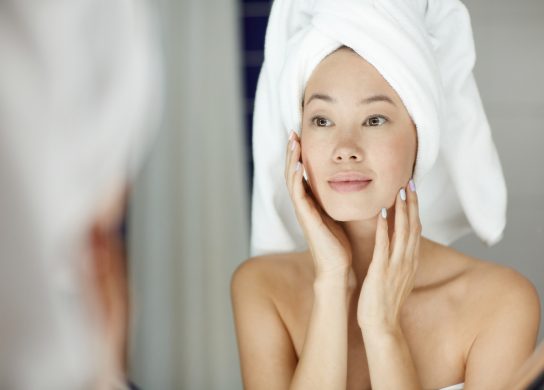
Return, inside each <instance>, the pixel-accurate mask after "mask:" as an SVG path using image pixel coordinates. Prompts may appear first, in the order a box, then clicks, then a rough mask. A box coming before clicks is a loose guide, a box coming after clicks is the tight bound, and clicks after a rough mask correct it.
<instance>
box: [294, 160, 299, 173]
mask: <svg viewBox="0 0 544 390" xmlns="http://www.w3.org/2000/svg"><path fill="white" fill-rule="evenodd" d="M299 169H300V161H297V164H296V165H295V172H298V170H299Z"/></svg>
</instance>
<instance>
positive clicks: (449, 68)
mask: <svg viewBox="0 0 544 390" xmlns="http://www.w3.org/2000/svg"><path fill="white" fill-rule="evenodd" d="M342 45H345V46H349V47H350V48H352V49H353V50H355V52H357V53H358V54H359V55H361V56H362V57H363V58H365V59H366V60H367V61H368V62H369V63H371V64H372V65H373V66H374V67H375V68H376V69H377V70H378V71H379V72H380V73H381V74H382V76H383V77H384V78H385V80H387V81H388V82H389V84H390V85H391V86H392V87H393V88H394V89H395V91H396V92H397V93H398V95H399V96H400V98H401V99H402V101H403V103H404V105H405V106H406V108H407V110H408V112H409V113H410V115H411V117H412V119H413V121H414V123H415V124H416V127H417V133H418V143H419V148H418V155H417V160H416V170H415V173H414V180H415V182H416V184H417V188H418V194H419V198H420V217H421V221H422V225H423V234H424V235H425V236H426V237H428V238H430V239H432V240H436V241H438V242H441V243H444V244H449V243H451V242H452V241H454V240H455V239H457V238H459V237H460V236H462V235H464V234H466V233H468V232H470V230H471V229H472V230H473V231H474V232H475V233H476V234H477V236H478V237H479V238H480V239H481V240H482V241H484V242H485V243H487V244H488V245H492V244H494V243H496V242H498V241H499V240H500V239H501V238H502V232H503V230H504V227H505V223H506V186H505V182H504V177H503V173H502V168H501V165H500V161H499V158H498V155H497V152H496V149H495V145H494V143H493V140H492V138H491V132H490V129H489V125H488V122H487V118H486V115H485V113H484V110H483V106H482V103H481V101H480V96H479V93H478V89H477V86H476V83H475V80H474V77H473V74H472V69H473V67H474V63H475V51H474V42H473V37H472V29H471V25H470V18H469V15H468V12H467V10H466V8H465V6H464V5H463V4H462V3H461V2H460V1H458V0H334V1H333V0H275V1H274V3H273V5H272V11H271V14H270V19H269V22H268V28H267V32H266V40H265V57H264V63H263V67H262V69H261V74H260V77H259V82H258V86H257V92H256V99H255V111H254V122H253V158H254V162H255V176H254V189H253V205H252V237H251V252H252V255H260V254H264V253H273V252H287V251H293V250H302V249H304V248H305V247H306V244H305V242H304V237H303V234H302V231H301V229H300V227H299V225H298V223H297V221H296V217H295V215H294V212H293V209H292V206H291V201H290V199H289V195H288V192H287V189H286V187H285V184H284V178H283V170H284V156H285V145H286V144H287V137H288V133H289V131H290V129H294V130H295V131H298V132H300V122H301V101H302V96H303V94H304V88H305V85H306V82H307V81H308V79H309V77H310V75H311V73H312V71H313V70H314V69H315V67H316V66H317V64H318V63H319V62H320V61H321V60H322V59H323V58H324V57H325V56H327V55H328V54H330V53H331V52H333V51H334V50H336V49H337V48H339V47H340V46H342Z"/></svg>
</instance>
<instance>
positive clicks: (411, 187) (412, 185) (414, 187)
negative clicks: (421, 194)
mask: <svg viewBox="0 0 544 390" xmlns="http://www.w3.org/2000/svg"><path fill="white" fill-rule="evenodd" d="M409 184H410V191H412V192H416V183H414V180H413V179H410V181H409Z"/></svg>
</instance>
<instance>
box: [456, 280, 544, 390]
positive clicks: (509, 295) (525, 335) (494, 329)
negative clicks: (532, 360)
mask: <svg viewBox="0 0 544 390" xmlns="http://www.w3.org/2000/svg"><path fill="white" fill-rule="evenodd" d="M499 272H500V273H501V275H498V277H494V278H492V279H493V284H494V285H495V286H493V288H492V289H490V293H492V295H493V296H494V297H495V299H494V301H493V297H491V298H488V299H489V300H490V301H491V302H493V304H492V306H491V307H489V310H487V311H486V312H485V313H482V315H484V316H485V317H486V318H487V321H485V323H484V326H482V329H480V332H479V333H478V335H477V337H476V339H475V340H474V342H473V344H472V347H471V348H470V351H469V353H468V357H467V363H466V376H465V389H466V390H479V389H484V390H485V389H502V388H504V387H503V386H505V385H506V383H507V382H508V381H509V380H510V379H511V378H512V377H513V376H514V374H515V373H516V371H517V370H518V369H519V368H520V367H521V366H522V365H523V363H524V362H525V361H526V360H527V359H528V357H529V356H530V355H531V353H532V352H533V351H534V349H535V345H536V338H537V334H538V328H539V319H540V303H539V298H538V294H537V292H536V290H535V288H534V286H533V285H532V284H531V282H530V281H529V280H527V279H526V278H525V277H523V276H522V275H520V274H519V273H517V272H515V271H512V270H507V271H506V272H505V271H504V270H500V271H499ZM490 279H491V278H490ZM508 389H512V388H508Z"/></svg>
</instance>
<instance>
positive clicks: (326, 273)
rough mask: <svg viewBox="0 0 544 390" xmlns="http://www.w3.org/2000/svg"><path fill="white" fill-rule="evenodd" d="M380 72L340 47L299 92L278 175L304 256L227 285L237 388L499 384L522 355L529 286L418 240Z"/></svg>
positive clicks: (403, 142) (401, 124) (400, 143)
mask: <svg viewBox="0 0 544 390" xmlns="http://www.w3.org/2000/svg"><path fill="white" fill-rule="evenodd" d="M272 12H273V13H274V10H273V11H272ZM273 16H274V15H272V16H271V19H272V18H273ZM269 23H270V22H269ZM267 34H268V33H267ZM267 38H268V35H267ZM265 62H266V60H265ZM382 73H385V72H384V71H383V70H382V71H381V72H379V71H378V70H377V69H376V67H374V66H373V65H371V64H370V63H369V62H367V61H366V60H365V59H364V58H362V57H361V56H360V55H359V54H358V53H356V52H354V51H353V50H351V49H349V48H347V47H341V48H340V49H338V50H335V51H333V52H332V53H331V54H329V55H327V56H326V57H325V58H324V59H322V60H321V61H320V62H319V64H318V65H317V66H316V67H315V69H314V70H313V71H312V72H311V75H310V77H309V79H308V80H307V82H306V83H305V84H304V87H305V89H304V93H303V99H302V104H301V126H300V136H299V135H297V133H295V132H292V133H291V134H290V138H289V142H288V144H287V145H285V152H286V163H285V172H284V175H285V180H286V183H287V188H288V192H289V195H290V198H291V201H292V204H293V206H294V211H295V213H296V217H297V220H298V223H299V224H300V226H301V228H302V231H303V233H304V237H305V241H306V243H307V245H308V250H307V251H303V252H290V253H283V254H267V255H263V256H258V257H254V258H252V259H250V260H248V261H246V262H245V263H244V264H242V265H241V266H240V267H239V268H238V270H237V271H236V272H235V274H234V276H233V280H232V299H233V307H234V315H235V321H236V329H237V337H238V344H239V350H240V357H241V367H242V376H243V380H244V384H245V387H246V388H248V389H262V388H267V389H274V388H277V389H285V388H293V389H319V388H322V389H346V388H347V389H369V388H372V389H421V388H424V389H446V388H447V389H448V390H450V389H451V390H453V389H461V388H463V386H464V388H465V389H478V390H480V389H500V388H501V386H503V385H504V384H505V383H506V382H507V380H508V379H509V378H510V376H511V375H512V374H513V373H514V372H515V371H516V369H518V368H519V367H520V366H521V365H522V363H523V362H524V361H525V359H527V357H528V356H529V355H530V354H531V352H532V351H533V349H534V346H535V341H536V336H537V333H538V325H539V324H538V323H539V307H540V306H539V301H538V296H537V293H536V291H535V289H534V287H533V286H532V285H531V283H530V282H529V281H528V280H527V279H526V278H524V277H523V276H521V275H520V274H519V273H517V272H515V271H513V270H511V269H508V268H505V267H501V266H498V265H494V264H493V263H491V262H487V261H483V260H479V259H475V258H471V257H469V256H466V255H464V254H461V253H459V252H457V251H455V250H453V249H450V248H448V247H447V246H444V245H441V244H439V243H437V242H435V241H433V240H430V239H428V238H425V237H422V236H421V231H422V225H421V222H420V218H419V208H418V205H419V200H418V191H417V190H416V188H415V183H414V181H413V180H411V179H412V178H413V177H415V172H416V171H417V169H420V168H421V167H419V168H418V164H420V162H421V164H424V162H422V161H424V160H422V159H423V158H425V156H423V155H421V153H423V151H425V148H422V146H421V143H422V142H424V141H425V140H424V138H423V136H422V135H423V132H422V131H423V130H422V129H421V127H419V128H416V126H415V123H414V122H416V124H417V123H418V122H417V120H414V121H413V117H417V116H416V115H414V114H413V112H409V110H408V109H407V107H406V101H407V100H406V99H401V97H400V96H399V94H398V93H397V90H396V89H394V88H393V87H392V86H391V83H390V82H389V81H386V79H385V78H384V77H383V75H382ZM399 90H402V89H401V88H399ZM419 123H420V124H421V122H419ZM305 176H307V180H306V179H305ZM256 177H257V176H256ZM254 215H255V214H254ZM271 234H274V233H273V231H271ZM450 386H451V387H450Z"/></svg>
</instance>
